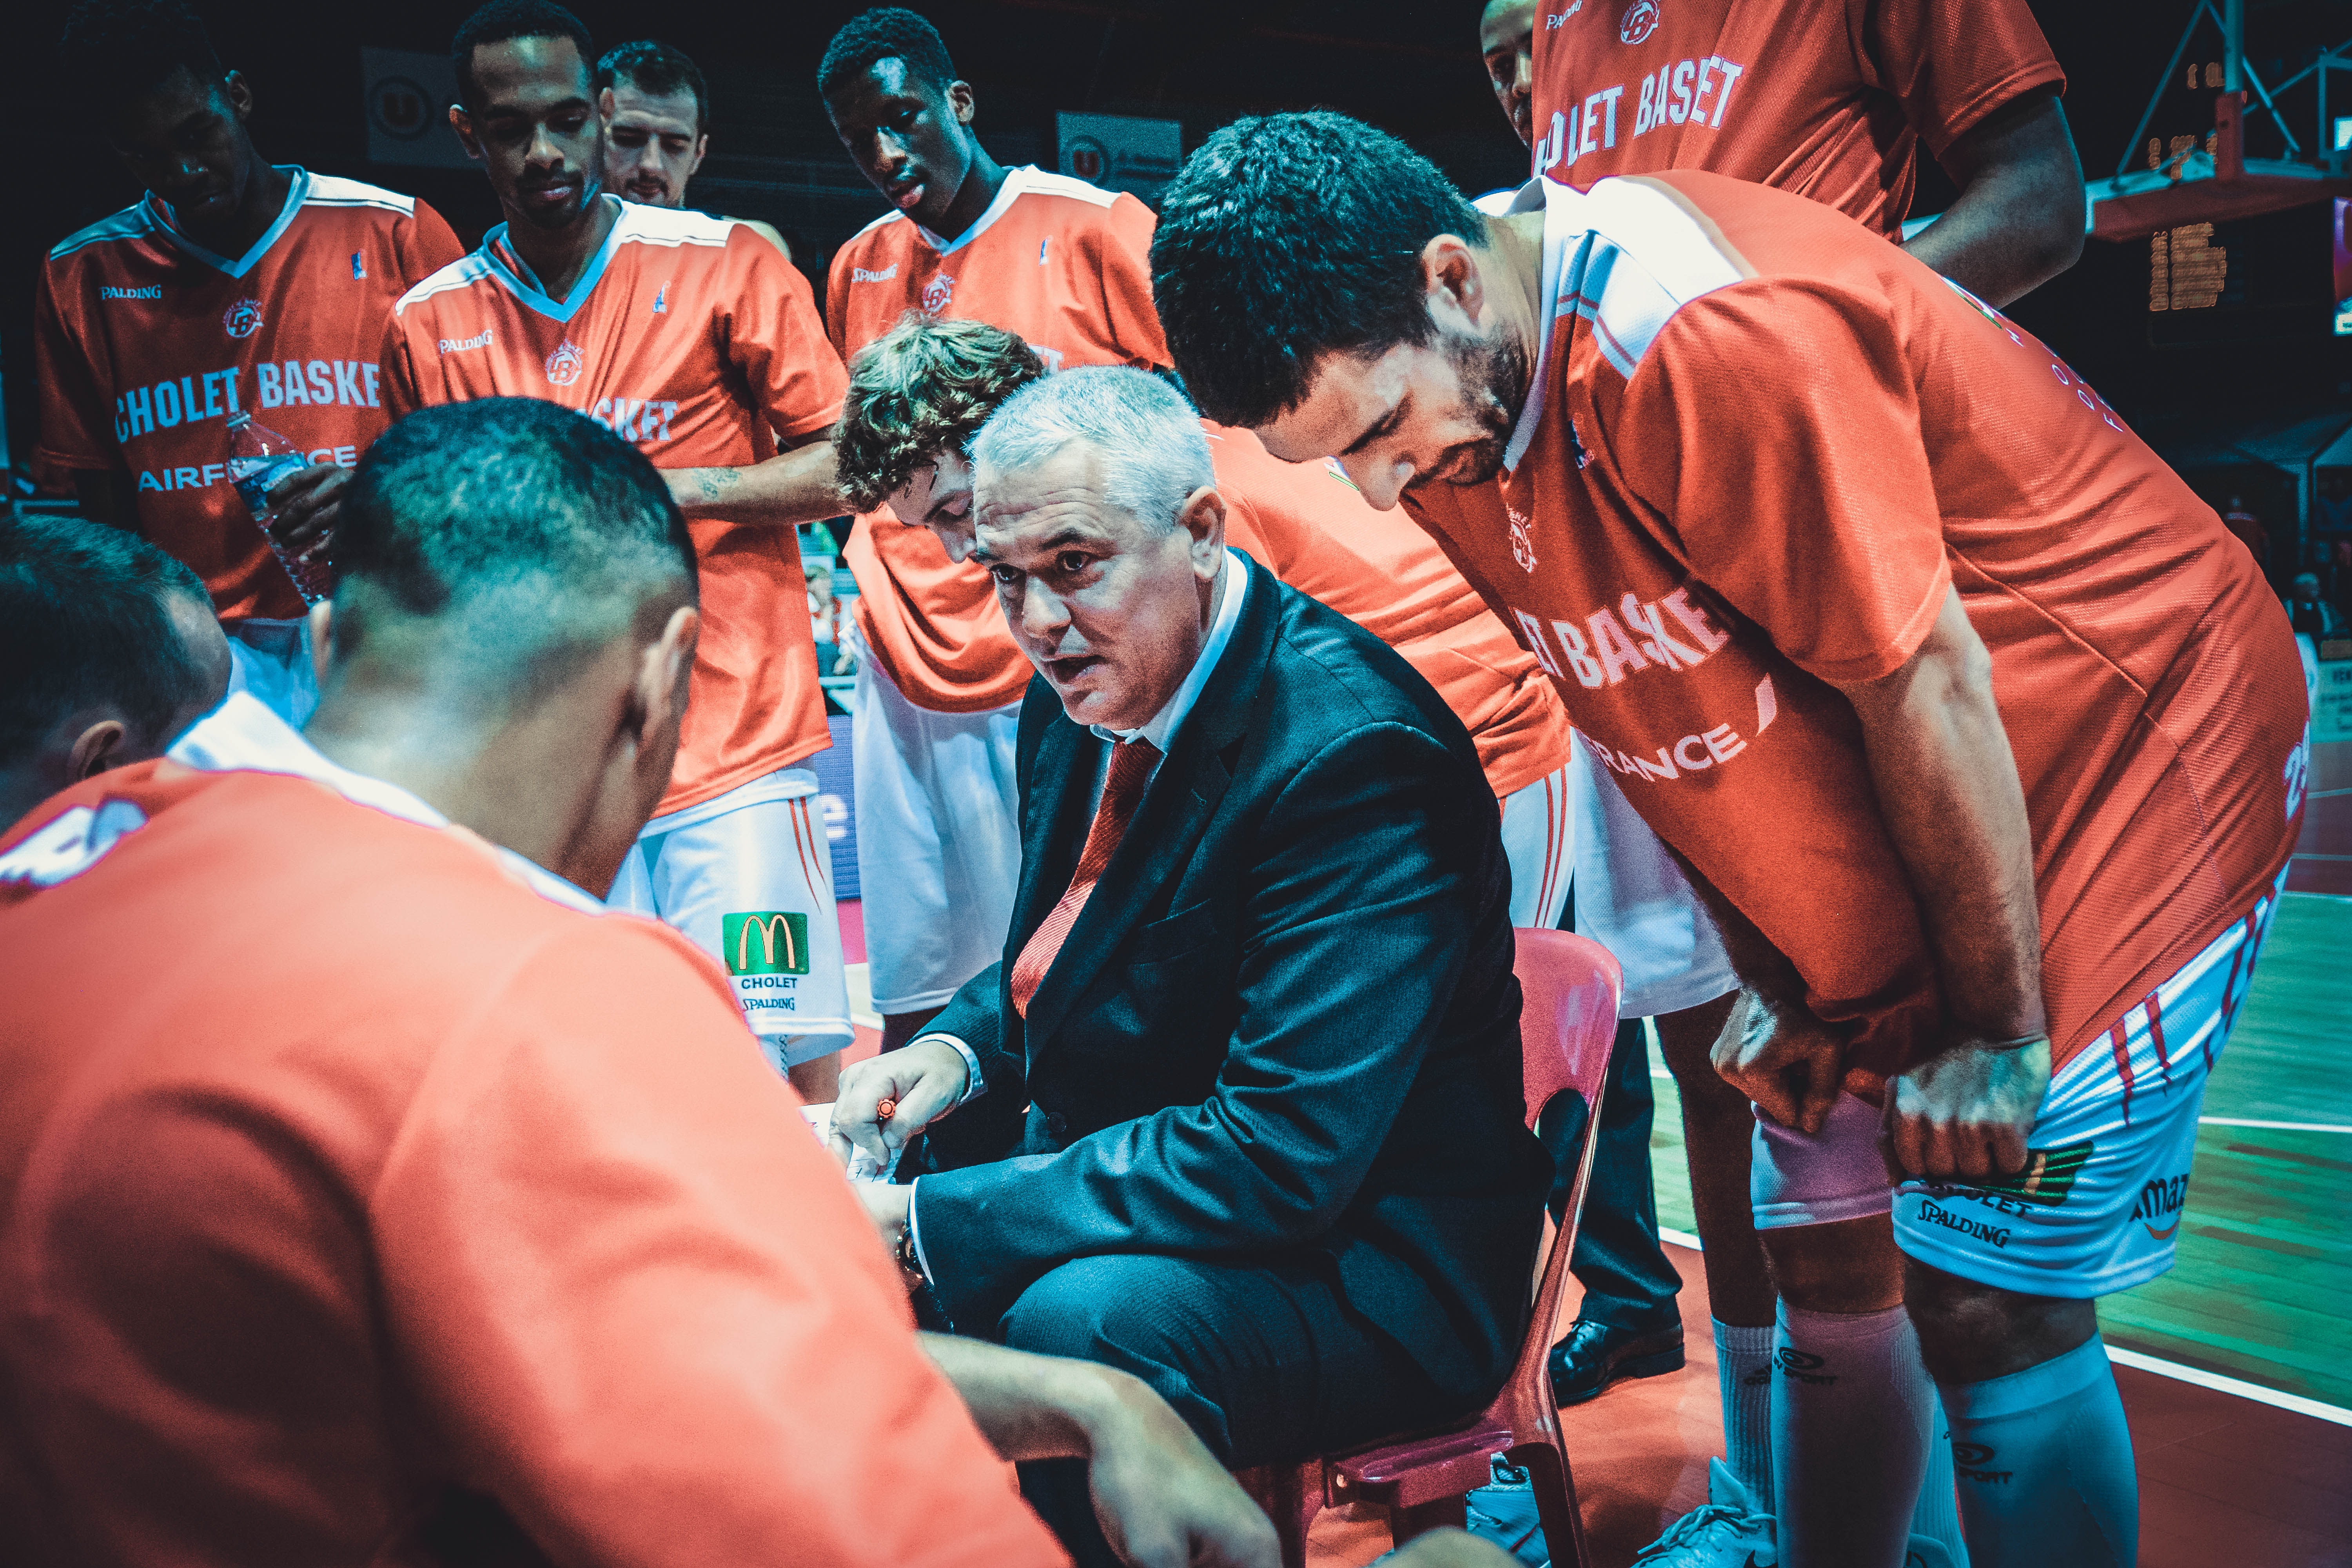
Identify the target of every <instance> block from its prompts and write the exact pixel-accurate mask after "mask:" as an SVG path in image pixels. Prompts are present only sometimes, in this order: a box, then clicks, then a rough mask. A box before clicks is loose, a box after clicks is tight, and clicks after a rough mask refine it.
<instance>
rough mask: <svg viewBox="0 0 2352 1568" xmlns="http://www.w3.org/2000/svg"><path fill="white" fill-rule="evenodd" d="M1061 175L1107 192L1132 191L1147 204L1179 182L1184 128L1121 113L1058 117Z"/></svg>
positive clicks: (1182, 159)
mask: <svg viewBox="0 0 2352 1568" xmlns="http://www.w3.org/2000/svg"><path fill="white" fill-rule="evenodd" d="M1054 127H1055V139H1056V140H1057V141H1058V142H1060V143H1061V153H1062V173H1064V174H1071V175H1075V176H1076V177H1077V178H1078V179H1081V180H1084V181H1086V183H1087V184H1090V185H1100V186H1101V187H1102V188H1103V189H1104V190H1107V191H1131V192H1133V193H1134V194H1135V195H1138V196H1140V197H1141V198H1142V199H1143V200H1145V201H1147V202H1154V201H1158V200H1159V199H1160V192H1161V191H1164V190H1166V189H1167V188H1168V184H1169V182H1170V181H1171V180H1173V179H1175V177H1176V171H1177V169H1178V168H1179V167H1180V166H1181V165H1182V163H1183V162H1184V127H1183V126H1182V125H1181V124H1180V123H1178V122H1177V121H1173V120H1134V119H1129V117H1128V116H1126V115H1123V114H1057V115H1055V117H1054Z"/></svg>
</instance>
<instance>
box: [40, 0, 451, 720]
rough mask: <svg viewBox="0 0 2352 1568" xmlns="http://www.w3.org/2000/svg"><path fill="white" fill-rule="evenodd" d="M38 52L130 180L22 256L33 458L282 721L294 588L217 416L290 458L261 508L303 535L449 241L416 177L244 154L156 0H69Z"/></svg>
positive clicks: (300, 657) (243, 102) (375, 403)
mask: <svg viewBox="0 0 2352 1568" xmlns="http://www.w3.org/2000/svg"><path fill="white" fill-rule="evenodd" d="M58 54H59V59H58V67H59V69H60V72H61V74H62V75H63V76H64V78H65V79H66V80H67V81H68V83H69V84H70V86H71V91H72V94H73V97H74V99H75V100H76V101H77V102H78V103H79V104H81V105H83V106H85V108H86V109H87V110H89V112H90V113H92V114H93V115H94V116H95V118H96V119H97V121H98V123H99V126H100V129H101V131H102V132H103V134H104V135H105V137H106V139H107V141H108V142H109V143H110V145H111V146H112V147H113V148H114V150H115V152H116V153H117V154H118V155H120V156H121V159H122V163H123V166H124V167H125V168H126V169H128V170H129V171H130V172H131V176H132V177H133V178H135V179H138V180H142V181H143V182H145V183H146V185H147V194H146V195H143V196H142V197H141V198H140V199H139V201H138V203H137V204H136V205H132V206H130V207H127V208H125V209H124V210H122V211H121V212H119V213H117V214H115V215H114V216H112V217H110V218H107V219H106V220H104V221H103V222H101V223H96V224H93V225H91V226H89V227H88V228H86V229H83V230H82V231H81V232H79V234H76V235H73V236H71V237H68V238H67V239H66V240H64V241H63V242H62V243H60V244H59V245H58V247H56V248H55V249H53V250H52V251H50V252H49V257H48V261H47V265H46V266H44V267H43V268H42V269H41V280H40V291H39V300H38V303H37V306H36V307H35V316H34V345H35V353H36V355H37V367H38V375H39V381H40V386H41V437H40V443H39V445H38V446H37V447H36V448H35V452H34V458H35V461H36V463H37V465H39V466H40V467H42V468H49V469H54V470H58V471H63V472H66V473H68V474H70V475H71V476H72V482H73V487H74V490H75V493H76V495H77V496H78V498H79V501H80V504H81V510H82V513H83V515H84V516H87V517H89V518H91V519H93V520H95V521H100V522H106V523H111V524H112V525H114V526H115V527H118V528H124V529H129V530H131V531H134V532H136V533H139V534H142V535H143V536H145V537H146V538H148V539H151V540H152V541H154V542H156V543H157V544H159V545H161V546H163V549H165V550H166V551H168V552H171V553H172V554H173V555H175V556H177V557H178V558H179V559H180V560H182V561H184V562H185V563H187V564H188V565H189V566H191V567H193V568H194V570H195V572H196V574H197V575H198V576H200V577H202V578H203V579H204V580H205V587H206V588H207V589H209V590H210V591H211V594H212V601H213V609H214V611H215V613H216V614H217V615H218V616H220V617H221V624H222V626H223V629H224V630H226V632H227V633H228V638H229V649H230V652H231V654H232V655H233V656H234V658H235V661H236V668H235V675H234V678H233V679H234V685H233V689H236V690H249V691H251V692H252V693H253V694H254V695H255V696H256V697H257V698H259V699H261V700H263V701H265V702H267V703H268V704H269V705H270V706H271V707H272V708H273V709H275V710H277V711H278V713H279V714H280V715H281V716H282V717H284V718H285V719H286V720H287V721H289V722H291V723H296V724H299V723H300V722H301V721H303V720H304V719H305V718H307V717H308V716H309V715H310V709H311V707H312V706H313V705H314V704H315V703H316V702H317V700H318V684H317V679H316V677H315V676H314V675H313V674H312V673H311V665H310V651H309V643H308V638H307V635H306V633H305V631H304V628H303V622H302V620H301V616H302V614H303V603H302V595H300V594H299V592H298V591H297V590H296V588H295V585H294V582H293V579H292V578H291V577H290V576H289V575H288V574H287V570H286V568H285V567H283V566H281V565H280V564H278V561H277V559H276V558H275V557H274V556H273V555H272V553H271V552H270V549H269V545H268V542H267V541H266V540H265V539H264V538H263V537H262V533H261V531H260V530H259V529H258V528H257V527H255V525H254V524H255V520H254V517H253V515H252V513H251V512H250V511H249V510H247V507H246V505H245V503H244V502H243V501H242V500H239V499H238V497H237V494H236V489H235V488H234V487H233V486H232V485H231V484H230V482H229V479H228V472H227V460H228V446H229V437H228V421H229V418H230V416H234V415H237V414H246V415H250V416H252V417H253V419H254V421H255V422H256V423H257V424H259V425H262V426H266V427H268V428H269V429H272V430H275V431H277V432H278V433H279V434H280V435H283V436H285V437H288V438H289V439H290V440H292V441H293V442H294V443H295V444H296V445H297V446H298V447H300V448H301V449H302V450H303V451H304V452H305V453H307V454H308V455H309V458H310V463H309V466H308V467H307V468H304V469H303V471H301V472H300V473H298V474H295V475H293V476H291V477H289V478H288V479H283V480H281V481H280V482H279V483H278V487H277V488H276V489H275V490H273V491H272V493H271V495H270V498H269V499H270V506H271V519H270V521H271V523H272V527H273V531H275V532H276V534H277V535H278V541H279V543H280V545H281V546H282V547H283V548H284V549H285V550H286V551H287V552H289V553H290V554H293V555H296V556H304V555H308V554H310V552H313V551H315V550H318V549H319V548H320V545H321V544H322V543H323V542H324V541H325V538H326V531H327V528H328V526H329V524H330V523H331V519H332V516H333V510H334V502H335V498H336V496H338V495H339V494H340V493H341V489H342V485H343V482H344V479H345V477H346V475H347V473H348V471H349V470H350V468H351V467H352V465H353V464H355V463H357V462H358V461H359V454H360V453H361V452H362V451H364V450H365V449H366V447H367V446H368V444H369V443H370V442H371V441H373V440H374V439H375V437H377V436H378V435H379V434H380V433H381V432H382V431H383V428H384V426H385V425H386V424H388V423H389V422H390V416H389V415H388V413H387V412H386V410H385V408H384V406H383V388H382V384H381V380H382V378H381V373H380V370H379V366H378V360H377V350H378V348H379V347H380V346H381V345H382V342H383V323H384V321H385V319H386V317H387V316H388V315H389V314H390V312H391V310H392V304H393V301H394V300H397V299H399V298H400V296H401V294H402V293H403V292H404V291H405V290H406V289H408V288H409V287H410V286H411V285H413V284H415V283H416V282H417V281H419V280H420V279H423V278H425V277H426V276H427V275H428V274H430V273H431V272H433V271H434V270H435V269H436V268H439V267H442V266H444V265H446V264H447V263H448V262H451V261H454V260H456V259H457V256H458V255H459V254H460V247H459V246H458V244H457V236H456V235H455V234H453V233H451V232H450V229H449V226H448V225H447V224H446V223H444V222H443V221H442V220H441V216H440V215H439V214H437V213H436V212H435V211H434V210H433V209H432V208H431V207H429V206H426V205H425V204H424V203H423V202H420V201H417V200H415V198H414V197H411V196H404V195H397V194H395V193H394V192H392V191H386V190H381V189H379V188H377V187H376V186H374V185H366V184H360V183H359V182H358V181H356V180H342V179H336V178H334V177H332V176H330V175H326V174H310V173H309V172H308V171H307V170H304V169H300V168H297V167H295V166H293V165H291V164H272V163H268V161H267V160H265V159H264V158H263V157H262V155H261V153H260V152H259V151H258V150H257V148H256V147H255V146H254V144H253V136H252V133H251V132H250V130H249V128H248V121H250V120H251V119H252V117H253V110H254V94H253V88H252V86H251V84H250V83H248V82H247V80H246V79H245V77H244V75H243V74H242V73H241V72H237V71H234V70H226V69H224V68H222V66H221V63H220V58H219V57H218V56H217V55H215V53H214V52H213V47H212V44H211V41H210V40H209V39H208V38H207V37H206V36H205V26H204V23H203V22H201V21H200V20H198V19H197V17H196V16H195V14H194V12H193V11H191V10H189V9H188V8H187V6H186V5H182V4H179V3H178V0H88V3H86V4H82V5H77V6H76V7H75V8H74V9H73V11H72V13H71V14H70V15H69V16H68V18H67V20H66V28H65V37H64V40H63V42H62V43H61V44H60V46H59V49H58Z"/></svg>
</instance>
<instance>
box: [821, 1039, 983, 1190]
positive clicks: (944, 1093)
mask: <svg viewBox="0 0 2352 1568" xmlns="http://www.w3.org/2000/svg"><path fill="white" fill-rule="evenodd" d="M970 1081H971V1068H969V1067H967V1066H966V1065H965V1064H964V1058H963V1053H962V1052H961V1051H959V1050H957V1049H956V1048H955V1047H953V1046H950V1045H945V1044H942V1043H941V1042H940V1041H938V1040H917V1041H916V1042H915V1043H914V1044H913V1045H911V1046H908V1047H907V1048H906V1049H904V1050H901V1051H892V1052H890V1053H889V1054H888V1055H887V1056H879V1057H869V1058H866V1060H864V1061H862V1062H859V1063H858V1064H857V1065H856V1067H853V1068H849V1069H848V1070H847V1071H845V1072H844V1073H843V1074H842V1075H841V1095H840V1098H839V1099H837V1100H835V1101H834V1103H833V1143H834V1150H833V1152H834V1154H835V1157H836V1158H838V1159H839V1160H840V1161H841V1163H843V1164H845V1165H846V1164H847V1163H849V1146H850V1145H851V1144H853V1143H854V1144H856V1146H857V1147H858V1148H860V1149H863V1150H865V1151H866V1152H867V1153H868V1154H870V1155H872V1156H873V1157H874V1159H875V1160H876V1161H877V1163H881V1164H884V1165H887V1164H888V1163H890V1158H891V1156H892V1155H894V1154H896V1153H897V1152H898V1151H899V1150H901V1149H903V1148H905V1147H906V1146H907V1141H908V1139H910V1138H912V1137H914V1136H915V1134H916V1133H918V1132H920V1131H922V1130H923V1129H924V1128H926V1127H929V1125H930V1124H931V1123H932V1122H934V1121H938V1120H939V1119H940V1117H941V1116H943V1115H945V1114H946V1113H947V1112H948V1111H950V1110H953V1109H954V1108H955V1105H956V1102H957V1101H958V1100H961V1099H962V1098H963V1091H964V1089H965V1088H966V1087H967V1086H968V1085H969V1083H970ZM884 1100H889V1101H891V1102H892V1107H893V1109H892V1110H891V1113H890V1115H889V1116H887V1117H882V1116H879V1115H877V1111H878V1110H879V1109H880V1107H881V1104H882V1102H883V1101H884Z"/></svg>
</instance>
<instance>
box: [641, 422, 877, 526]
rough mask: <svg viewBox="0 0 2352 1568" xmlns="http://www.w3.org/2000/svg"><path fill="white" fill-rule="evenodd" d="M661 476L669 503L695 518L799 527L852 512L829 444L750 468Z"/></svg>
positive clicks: (798, 449)
mask: <svg viewBox="0 0 2352 1568" xmlns="http://www.w3.org/2000/svg"><path fill="white" fill-rule="evenodd" d="M662 478H663V479H665V480H666V481H667V483H668V485H669V493H670V499H671V500H675V501H677V504H678V506H679V508H680V509H681V510H684V511H686V512H688V513H689V514H691V515H693V516H695V517H719V518H725V519H727V520H729V521H734V522H766V523H777V524H783V525H797V524H800V523H803V522H815V521H821V520H823V519H824V518H828V517H839V516H841V515H842V514H843V513H844V512H845V511H848V510H850V508H849V506H848V504H847V503H846V502H845V501H844V500H842V498H841V485H840V481H839V479H838V478H837V477H836V475H835V469H834V459H833V443H832V442H831V441H829V440H823V439H820V440H817V441H814V442H810V443H804V444H803V445H801V446H798V447H793V449H791V450H790V451H785V452H779V453H777V454H776V455H775V456H774V457H772V458H768V459H767V460H766V461H765V462H760V463H753V464H751V466H749V467H748V468H670V469H667V470H665V471H664V473H663V475H662Z"/></svg>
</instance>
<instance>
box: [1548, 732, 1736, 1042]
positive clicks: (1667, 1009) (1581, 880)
mask: <svg viewBox="0 0 2352 1568" xmlns="http://www.w3.org/2000/svg"><path fill="white" fill-rule="evenodd" d="M1569 770H1570V774H1571V780H1570V783H1571V788H1572V790H1573V793H1574V795H1575V801H1574V804H1575V808H1576V827H1575V846H1576V932H1577V934H1578V935H1579V936H1589V937H1591V939H1592V940H1593V941H1595V942H1599V943H1600V944H1601V946H1603V947H1605V948H1607V949H1608V950H1609V951H1610V952H1612V953H1613V954H1615V955H1616V958H1617V962H1618V963H1619V965H1621V966H1622V968H1623V969H1624V971H1625V991H1624V994H1623V995H1622V996H1621V997H1620V998H1619V999H1618V1004H1617V1016H1619V1017H1621V1018H1654V1017H1656V1016H1659V1015H1660V1014H1663V1013H1679V1012H1681V1011H1682V1010H1683V1009H1684V1008H1685V1007H1696V1006H1697V1005H1699V1004H1700V1003H1702V1002H1712V1001H1714V1000H1715V999H1716V998H1717V997H1718V996H1720V995H1723V994H1725V993H1726V992H1728V991H1733V990H1736V989H1738V984H1739V980H1738V976H1737V975H1735V974H1733V973H1732V972H1731V959H1730V957H1729V956H1728V955H1727V953H1725V952H1724V951H1723V938H1722V937H1721V936H1719V935H1717V933H1716V929H1715V921H1714V920H1713V919H1712V918H1711V917H1710V916H1709V915H1708V914H1707V912H1706V906H1705V905H1703V904H1701V903H1700V902H1699V899H1698V895H1697V894H1696V893H1695V892H1693V891H1692V890H1691V885H1690V882H1689V880H1688V879H1685V877H1684V876H1683V873H1682V868H1681V867H1679V866H1677V865H1675V858H1674V857H1673V856H1671V855H1669V854H1667V853H1666V847H1665V846H1664V844H1662V843H1660V842H1659V840H1658V836H1657V834H1656V833H1654V832H1653V831H1652V830H1651V827H1650V825H1649V824H1648V823H1646V822H1644V821H1643V820H1642V816H1641V814H1640V813H1639V812H1637V811H1635V810H1634V809H1633V805H1632V803H1631V802H1629V801H1627V800H1626V798H1625V792H1624V791H1623V790H1621V789H1619V788H1618V787H1617V781H1616V780H1615V779H1612V778H1611V777H1610V776H1609V774H1608V773H1605V772H1604V771H1602V770H1601V767H1600V766H1598V765H1597V764H1596V763H1594V762H1593V761H1592V758H1591V755H1590V754H1589V753H1588V752H1586V751H1585V749H1584V742H1583V740H1582V738H1581V737H1579V738H1578V739H1576V740H1575V741H1574V742H1571V744H1570V749H1569ZM1516 872H1517V868H1514V874H1515V875H1516Z"/></svg>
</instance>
